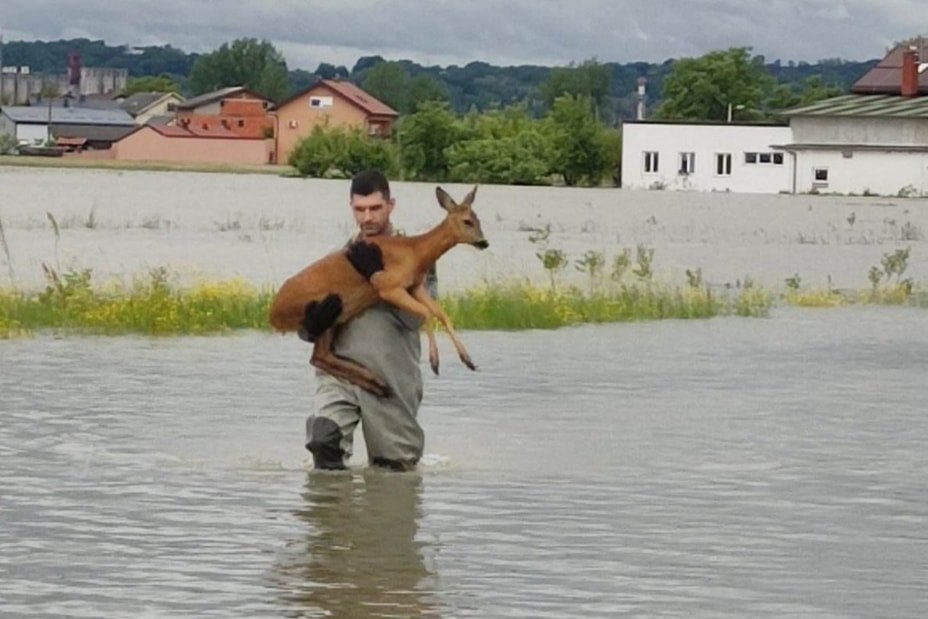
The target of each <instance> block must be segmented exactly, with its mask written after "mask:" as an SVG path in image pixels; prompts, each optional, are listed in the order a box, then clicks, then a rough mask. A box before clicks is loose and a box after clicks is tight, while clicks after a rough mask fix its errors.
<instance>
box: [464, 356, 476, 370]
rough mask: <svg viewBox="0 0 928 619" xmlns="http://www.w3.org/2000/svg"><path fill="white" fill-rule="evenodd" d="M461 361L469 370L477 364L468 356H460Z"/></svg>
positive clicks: (474, 368) (473, 368)
mask: <svg viewBox="0 0 928 619" xmlns="http://www.w3.org/2000/svg"><path fill="white" fill-rule="evenodd" d="M461 362H462V363H463V364H464V365H466V366H467V367H468V368H469V369H471V370H476V369H477V366H476V365H474V362H473V361H471V360H470V357H464V356H462V357H461Z"/></svg>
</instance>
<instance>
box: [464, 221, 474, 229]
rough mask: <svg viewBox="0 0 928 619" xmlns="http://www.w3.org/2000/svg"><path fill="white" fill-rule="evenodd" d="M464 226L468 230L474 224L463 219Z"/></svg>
mask: <svg viewBox="0 0 928 619" xmlns="http://www.w3.org/2000/svg"><path fill="white" fill-rule="evenodd" d="M464 225H465V226H467V227H468V228H473V227H474V222H473V221H471V220H470V219H465V220H464Z"/></svg>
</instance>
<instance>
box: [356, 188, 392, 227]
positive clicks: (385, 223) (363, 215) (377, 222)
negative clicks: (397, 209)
mask: <svg viewBox="0 0 928 619" xmlns="http://www.w3.org/2000/svg"><path fill="white" fill-rule="evenodd" d="M392 211H393V198H389V199H387V198H384V196H383V194H382V193H381V192H379V191H375V192H374V193H372V194H371V195H369V196H361V195H358V194H352V195H351V213H352V214H353V215H354V220H355V223H357V224H358V230H360V231H361V235H362V236H365V237H370V236H379V235H381V234H384V233H385V232H386V231H387V229H388V228H389V227H390V213H391V212H392Z"/></svg>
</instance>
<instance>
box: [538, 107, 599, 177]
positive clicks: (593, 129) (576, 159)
mask: <svg viewBox="0 0 928 619" xmlns="http://www.w3.org/2000/svg"><path fill="white" fill-rule="evenodd" d="M547 122H548V128H549V131H550V140H551V171H552V172H553V173H555V174H558V175H560V176H561V177H562V178H563V179H564V183H565V184H567V185H576V184H577V183H579V182H580V181H582V180H586V181H587V182H588V183H589V184H591V185H596V184H599V182H600V180H601V179H602V177H603V174H604V173H606V171H607V169H608V168H609V166H610V161H611V157H610V156H609V153H607V150H606V149H607V148H608V140H607V138H606V134H605V129H604V127H603V126H602V125H601V124H599V122H597V120H596V118H595V117H594V114H593V102H592V100H591V99H590V98H589V97H583V96H580V97H577V96H573V95H564V96H562V97H558V98H557V99H555V101H554V108H553V109H552V110H551V113H550V114H549V115H548V118H547Z"/></svg>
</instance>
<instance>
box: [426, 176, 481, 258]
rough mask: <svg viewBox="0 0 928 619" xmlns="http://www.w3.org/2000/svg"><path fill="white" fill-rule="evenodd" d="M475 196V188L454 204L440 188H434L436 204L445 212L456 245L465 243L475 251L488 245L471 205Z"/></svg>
mask: <svg viewBox="0 0 928 619" xmlns="http://www.w3.org/2000/svg"><path fill="white" fill-rule="evenodd" d="M476 195H477V186H476V185H474V188H473V189H471V190H470V192H468V194H467V195H466V196H464V199H463V200H462V201H461V202H455V201H454V199H453V198H452V197H451V196H449V195H448V193H447V192H446V191H445V190H444V189H442V188H441V187H436V188H435V196H436V197H437V198H438V204H440V205H441V207H442V208H443V209H445V211H447V216H446V221H447V222H448V224H449V225H450V226H451V229H452V230H453V231H454V234H455V236H456V237H457V239H458V243H467V244H468V245H473V246H474V247H476V248H477V249H486V248H487V247H489V246H490V243H489V242H488V241H487V240H486V238H485V237H484V236H483V229H482V228H481V227H480V219H479V218H478V217H477V213H475V212H474V210H473V208H471V205H472V204H473V203H474V196H476Z"/></svg>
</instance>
